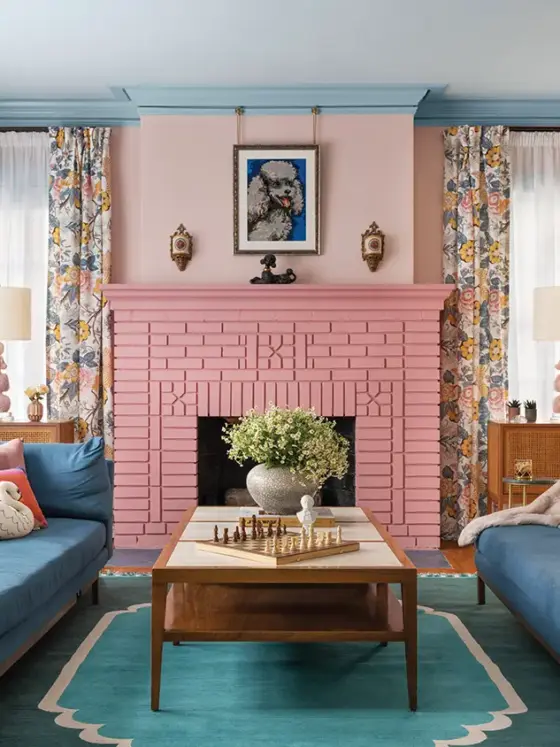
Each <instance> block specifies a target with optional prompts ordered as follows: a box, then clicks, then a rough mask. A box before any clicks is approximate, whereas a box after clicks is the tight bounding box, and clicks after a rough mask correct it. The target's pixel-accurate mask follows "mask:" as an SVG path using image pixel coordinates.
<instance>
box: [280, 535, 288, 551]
mask: <svg viewBox="0 0 560 747" xmlns="http://www.w3.org/2000/svg"><path fill="white" fill-rule="evenodd" d="M289 547H290V538H289V537H286V536H284V537H282V552H288V549H289Z"/></svg>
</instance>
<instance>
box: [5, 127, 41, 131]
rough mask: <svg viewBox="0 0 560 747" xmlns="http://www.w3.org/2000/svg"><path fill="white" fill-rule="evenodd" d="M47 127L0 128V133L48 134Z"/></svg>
mask: <svg viewBox="0 0 560 747" xmlns="http://www.w3.org/2000/svg"><path fill="white" fill-rule="evenodd" d="M48 131H49V128H48V127H0V132H48Z"/></svg>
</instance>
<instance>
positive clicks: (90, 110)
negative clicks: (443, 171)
mask: <svg viewBox="0 0 560 747" xmlns="http://www.w3.org/2000/svg"><path fill="white" fill-rule="evenodd" d="M109 90H110V94H111V98H107V99H83V100H70V99H69V100H57V99H52V100H50V99H44V100H29V101H26V100H15V99H14V100H1V99H0V128H5V127H48V126H62V125H69V126H70V125H74V126H80V125H99V126H101V125H108V126H118V125H135V124H136V125H137V124H139V122H140V117H141V116H143V115H149V114H211V115H215V114H228V115H232V114H233V113H234V112H235V109H236V108H237V107H243V109H244V111H245V113H246V114H258V115H261V114H309V113H310V110H311V109H312V108H313V107H314V106H317V107H319V108H320V110H321V111H322V112H324V113H329V114H330V113H341V114H395V113H398V114H414V113H415V112H416V110H417V107H418V104H419V103H420V101H422V99H423V98H424V97H425V96H426V95H427V93H428V91H430V90H433V91H435V92H440V91H441V90H443V89H442V88H441V87H439V86H438V87H435V88H434V87H432V88H430V87H428V86H420V85H414V86H351V85H349V86H298V87H291V88H284V87H277V88H274V87H272V88H253V87H245V88H239V87H228V88H226V87H211V88H208V87H204V88H203V87H200V86H199V87H190V86H188V87H149V86H136V87H135V86H132V87H127V88H116V87H113V88H110V89H109Z"/></svg>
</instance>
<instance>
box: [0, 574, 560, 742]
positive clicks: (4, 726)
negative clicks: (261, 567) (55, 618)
mask: <svg viewBox="0 0 560 747" xmlns="http://www.w3.org/2000/svg"><path fill="white" fill-rule="evenodd" d="M475 584H476V582H475V581H474V579H472V578H450V577H446V578H425V579H421V580H420V581H419V596H420V603H421V605H422V607H421V608H420V609H419V644H420V677H419V688H420V689H419V710H418V712H417V713H415V714H413V713H410V712H409V711H408V709H407V699H406V681H405V669H404V656H403V650H402V645H400V644H390V645H389V646H388V647H387V648H379V647H377V646H375V645H370V644H326V645H325V644H313V645H293V644H292V645H287V644H230V643H228V644H219V643H218V644H187V645H182V646H180V647H172V646H170V645H168V644H166V647H165V650H164V667H163V679H162V701H161V704H162V710H161V711H160V712H159V713H152V712H151V711H150V709H149V692H148V691H149V659H148V657H149V617H150V615H149V613H150V610H149V606H146V603H147V602H148V601H149V592H150V585H149V579H146V578H134V577H109V578H104V579H103V581H102V588H101V600H102V605H101V609H100V608H95V607H92V606H88V605H87V604H84V603H81V604H80V605H79V608H78V609H77V610H75V611H73V612H72V613H70V615H69V616H68V617H67V618H65V619H64V620H63V621H62V622H61V623H60V624H59V625H57V626H56V628H55V629H54V630H53V631H52V632H51V633H50V634H49V635H48V636H47V637H46V638H45V639H44V640H43V641H42V642H41V643H40V644H39V645H38V646H37V647H36V648H35V649H34V651H33V652H31V653H30V654H29V655H28V656H27V657H25V659H24V660H23V661H21V662H19V663H18V664H17V665H16V666H15V667H14V668H13V669H12V670H11V671H10V672H9V673H8V674H7V675H6V676H5V677H4V678H3V679H2V680H0V687H1V690H2V697H1V698H0V745H2V746H3V745H20V744H21V745H25V746H26V747H34V746H35V745H37V747H39V746H40V747H55V746H56V747H71V746H72V745H73V746H75V747H78V745H82V747H83V745H84V743H88V742H89V743H94V744H115V745H119V747H148V745H150V747H152V746H153V745H162V746H163V745H164V746H165V747H179V746H181V747H183V746H184V745H192V746H193V747H194V746H196V747H214V746H215V747H225V745H228V747H241V746H242V745H243V747H246V745H256V747H264V745H266V747H292V746H293V747H312V746H313V747H316V746H317V745H319V744H321V745H324V746H325V747H335V745H336V746H337V747H338V745H345V747H366V745H367V746H368V747H370V746H371V745H377V746H379V747H419V746H420V745H422V746H423V745H426V747H428V746H432V745H435V746H436V747H445V746H446V745H468V744H478V743H480V742H481V741H484V740H485V739H486V740H487V741H486V744H487V745H489V746H490V747H553V745H554V746H556V745H557V744H558V716H557V714H558V703H559V702H560V667H558V665H557V664H555V663H554V662H553V661H552V660H551V659H550V658H549V657H548V655H547V654H546V653H545V652H544V651H543V650H542V649H541V648H540V647H539V646H538V644H536V643H535V642H534V641H533V640H532V639H531V638H530V637H529V636H528V635H527V634H526V633H525V632H524V631H523V630H522V629H521V628H520V627H519V626H518V625H517V624H516V622H515V621H514V619H513V617H512V616H511V615H510V614H509V613H508V612H507V610H505V609H504V607H503V606H502V605H501V603H500V602H499V601H498V600H496V599H495V598H494V597H492V595H489V596H490V599H489V602H488V604H487V605H486V606H485V607H478V606H477V605H476V603H475V599H476V588H475ZM83 602H86V600H85V599H84V600H83ZM37 704H38V705H39V707H37ZM55 720H56V721H55Z"/></svg>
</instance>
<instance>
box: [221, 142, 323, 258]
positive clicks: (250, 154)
mask: <svg viewBox="0 0 560 747" xmlns="http://www.w3.org/2000/svg"><path fill="white" fill-rule="evenodd" d="M319 175H320V170H319V146H318V145H235V146H234V148H233V253H234V254H254V255H260V254H270V253H274V254H294V255H296V254H320V243H319Z"/></svg>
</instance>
